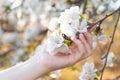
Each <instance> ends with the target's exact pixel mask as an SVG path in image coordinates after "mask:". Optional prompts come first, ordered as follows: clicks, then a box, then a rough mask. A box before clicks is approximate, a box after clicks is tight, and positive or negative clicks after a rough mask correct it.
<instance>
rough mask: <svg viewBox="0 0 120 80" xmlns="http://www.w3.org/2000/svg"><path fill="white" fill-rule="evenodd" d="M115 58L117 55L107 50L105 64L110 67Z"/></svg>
mask: <svg viewBox="0 0 120 80" xmlns="http://www.w3.org/2000/svg"><path fill="white" fill-rule="evenodd" d="M116 59H117V57H116V56H115V54H114V53H113V52H109V54H108V58H107V66H109V67H112V66H113V65H114V62H115V60H116ZM103 63H105V58H104V59H103Z"/></svg>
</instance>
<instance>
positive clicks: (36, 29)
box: [24, 22, 44, 40]
mask: <svg viewBox="0 0 120 80" xmlns="http://www.w3.org/2000/svg"><path fill="white" fill-rule="evenodd" d="M43 29H44V28H43V27H42V26H41V25H40V24H39V22H35V23H31V24H30V25H28V27H27V28H26V29H25V32H24V37H25V40H34V38H36V36H38V34H39V33H40V32H41V31H42V30H43Z"/></svg>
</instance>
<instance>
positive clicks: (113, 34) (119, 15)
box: [100, 8, 120, 80]
mask: <svg viewBox="0 0 120 80" xmlns="http://www.w3.org/2000/svg"><path fill="white" fill-rule="evenodd" d="M119 9H120V8H119ZM119 17H120V11H119V13H118V16H117V19H116V23H115V27H114V30H113V33H112V37H111V41H110V44H109V46H108V49H107V52H106V56H105V63H104V65H103V68H102V70H101V77H100V80H102V78H103V73H104V70H105V68H106V65H107V60H108V55H109V51H110V48H111V46H112V43H113V40H114V36H115V31H116V28H117V25H118V21H119ZM103 20H105V18H103ZM103 20H101V21H100V22H102V21H103Z"/></svg>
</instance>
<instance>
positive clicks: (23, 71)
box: [0, 32, 92, 80]
mask: <svg viewBox="0 0 120 80" xmlns="http://www.w3.org/2000/svg"><path fill="white" fill-rule="evenodd" d="M71 40H73V42H74V45H72V46H70V49H71V51H72V54H69V55H68V54H63V53H58V54H57V55H55V56H52V55H49V54H48V53H43V54H35V55H34V56H33V57H31V58H30V59H29V60H27V61H25V62H24V63H21V64H19V65H16V66H13V67H11V68H9V69H6V70H3V71H1V72H0V80H34V79H37V78H38V77H41V76H43V75H45V74H47V73H48V72H51V71H54V70H58V69H62V68H65V67H69V66H73V65H74V64H76V63H77V62H79V61H81V60H83V59H84V58H87V57H88V56H90V55H91V52H92V37H91V35H90V33H89V32H84V33H82V34H80V35H79V39H76V38H74V37H72V38H71ZM41 50H42V49H41Z"/></svg>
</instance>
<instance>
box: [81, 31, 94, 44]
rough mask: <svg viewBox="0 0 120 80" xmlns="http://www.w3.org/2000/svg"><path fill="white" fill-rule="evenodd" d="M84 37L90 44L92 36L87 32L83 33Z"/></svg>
mask: <svg viewBox="0 0 120 80" xmlns="http://www.w3.org/2000/svg"><path fill="white" fill-rule="evenodd" d="M83 35H84V37H85V38H86V41H87V43H88V44H89V45H90V46H91V45H92V36H91V34H90V33H89V32H84V33H83Z"/></svg>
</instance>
